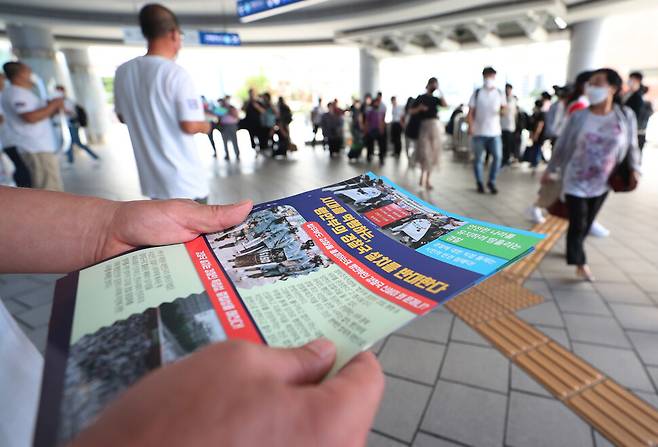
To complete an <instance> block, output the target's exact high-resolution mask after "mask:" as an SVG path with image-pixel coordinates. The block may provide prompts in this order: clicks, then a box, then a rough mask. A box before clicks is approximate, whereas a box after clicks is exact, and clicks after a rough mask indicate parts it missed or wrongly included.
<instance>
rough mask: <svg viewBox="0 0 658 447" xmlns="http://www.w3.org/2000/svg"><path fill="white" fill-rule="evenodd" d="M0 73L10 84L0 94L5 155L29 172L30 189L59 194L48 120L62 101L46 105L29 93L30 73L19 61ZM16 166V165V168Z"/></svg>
mask: <svg viewBox="0 0 658 447" xmlns="http://www.w3.org/2000/svg"><path fill="white" fill-rule="evenodd" d="M3 70H4V72H5V75H6V76H7V79H9V82H11V85H10V86H9V87H7V88H6V89H5V90H4V91H3V92H2V110H3V111H4V114H5V115H4V116H5V125H4V132H3V136H4V141H3V142H2V143H3V144H4V145H5V152H6V153H7V155H9V157H10V158H12V160H15V157H13V156H12V155H17V156H20V160H21V161H22V162H23V163H25V166H26V167H27V170H28V171H29V176H30V178H31V186H32V187H34V188H40V189H49V190H52V191H62V190H63V189H64V188H63V186H62V178H61V176H60V171H59V160H58V159H57V155H56V154H55V151H56V146H55V135H54V133H53V127H52V124H51V121H50V118H51V117H52V116H53V115H55V114H56V113H59V111H60V110H61V109H62V108H63V107H64V100H63V99H62V98H55V99H52V100H50V101H48V102H46V101H44V100H42V99H40V98H39V97H38V96H37V95H35V94H34V93H33V92H32V90H31V89H32V87H33V83H32V70H31V69H30V67H28V66H27V65H25V64H24V63H22V62H7V63H6V64H4V65H3ZM15 163H16V162H15ZM19 166H20V163H16V167H17V169H18V168H19ZM16 183H17V186H27V185H25V184H20V185H19V184H18V182H16Z"/></svg>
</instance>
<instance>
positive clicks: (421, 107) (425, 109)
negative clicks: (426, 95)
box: [418, 104, 429, 112]
mask: <svg viewBox="0 0 658 447" xmlns="http://www.w3.org/2000/svg"><path fill="white" fill-rule="evenodd" d="M418 110H420V111H421V112H427V111H428V110H429V109H428V108H427V106H426V105H425V104H418Z"/></svg>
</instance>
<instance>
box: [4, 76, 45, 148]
mask: <svg viewBox="0 0 658 447" xmlns="http://www.w3.org/2000/svg"><path fill="white" fill-rule="evenodd" d="M45 106H46V101H45V100H43V99H41V98H39V97H38V96H37V95H35V94H34V93H32V91H30V90H28V89H26V88H23V87H18V86H16V85H10V86H8V87H7V88H6V89H5V90H4V91H3V92H2V109H3V111H4V114H5V115H4V116H5V124H4V131H3V136H4V140H3V142H2V143H3V145H4V146H5V147H11V146H16V147H17V148H18V149H19V150H21V151H23V152H29V153H41V152H55V149H56V145H55V133H54V129H53V126H52V123H51V121H50V118H44V119H42V120H41V121H37V122H36V123H28V122H27V121H25V120H24V119H23V118H22V117H21V115H22V114H23V113H28V112H33V111H35V110H38V109H40V108H42V107H45Z"/></svg>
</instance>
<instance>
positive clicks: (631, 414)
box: [566, 380, 658, 446]
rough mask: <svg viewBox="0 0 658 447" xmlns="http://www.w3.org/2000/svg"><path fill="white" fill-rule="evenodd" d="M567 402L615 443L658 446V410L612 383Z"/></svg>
mask: <svg viewBox="0 0 658 447" xmlns="http://www.w3.org/2000/svg"><path fill="white" fill-rule="evenodd" d="M566 403H567V405H569V406H570V407H571V408H573V409H574V411H576V413H578V414H579V415H580V416H581V417H582V418H583V419H585V420H587V421H588V422H589V423H590V424H592V425H594V426H595V427H597V429H598V430H599V431H601V432H602V433H603V434H605V435H606V436H607V437H608V438H609V439H610V440H611V441H613V442H614V443H615V444H618V445H625V446H635V445H637V446H656V445H658V411H656V409H655V408H653V407H651V406H650V405H648V404H647V403H646V402H644V401H643V400H641V399H640V398H638V397H637V396H635V395H634V394H632V393H630V392H628V391H627V390H626V389H624V388H622V387H620V386H619V385H617V384H616V383H615V382H613V381H612V380H605V381H603V382H601V383H599V384H598V385H595V386H593V387H591V388H588V389H587V390H585V391H583V392H581V393H579V394H577V395H575V396H573V397H571V398H570V399H568V400H567V402H566Z"/></svg>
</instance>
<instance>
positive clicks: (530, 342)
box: [475, 315, 550, 357]
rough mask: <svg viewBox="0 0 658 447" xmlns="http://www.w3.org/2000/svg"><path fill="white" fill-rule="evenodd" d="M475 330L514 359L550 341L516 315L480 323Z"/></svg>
mask: <svg viewBox="0 0 658 447" xmlns="http://www.w3.org/2000/svg"><path fill="white" fill-rule="evenodd" d="M475 330H477V331H478V332H479V333H480V334H482V336H483V337H485V338H487V339H488V340H489V341H491V342H492V343H493V344H494V345H495V346H496V347H498V349H500V350H501V351H503V352H504V353H505V355H507V356H508V357H514V356H516V355H518V354H520V353H522V352H525V351H528V350H530V349H533V348H536V347H538V346H539V345H542V344H546V343H548V341H549V340H550V339H549V338H548V337H547V336H546V335H544V334H542V333H541V332H539V331H538V330H536V329H535V328H533V327H532V326H530V325H529V324H527V323H526V322H524V321H522V320H520V319H519V318H518V317H517V316H516V315H507V316H505V317H499V318H496V319H493V320H489V321H486V322H484V323H480V324H478V325H476V326H475Z"/></svg>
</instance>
